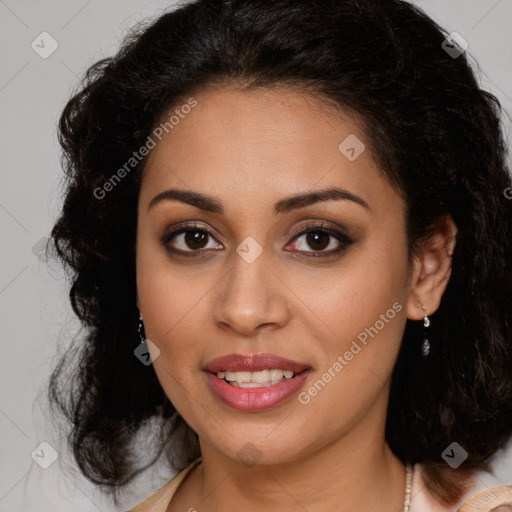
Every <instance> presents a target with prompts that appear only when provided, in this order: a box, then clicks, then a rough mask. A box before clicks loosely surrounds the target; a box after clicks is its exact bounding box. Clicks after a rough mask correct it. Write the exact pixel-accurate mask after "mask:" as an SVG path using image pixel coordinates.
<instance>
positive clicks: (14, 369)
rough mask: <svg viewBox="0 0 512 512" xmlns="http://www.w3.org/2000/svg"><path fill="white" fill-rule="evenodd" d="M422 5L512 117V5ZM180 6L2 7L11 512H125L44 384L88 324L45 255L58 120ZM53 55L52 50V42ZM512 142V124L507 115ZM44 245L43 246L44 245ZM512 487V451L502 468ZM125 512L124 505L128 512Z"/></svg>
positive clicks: (1, 461) (482, 1)
mask: <svg viewBox="0 0 512 512" xmlns="http://www.w3.org/2000/svg"><path fill="white" fill-rule="evenodd" d="M415 3H416V4H418V5H419V6H420V7H422V8H423V9H424V10H426V11H427V13H428V14H430V15H431V16H432V17H434V18H435V19H436V20H437V21H438V22H439V23H440V24H441V25H442V26H444V27H445V28H447V29H448V30H449V31H450V32H452V31H457V32H459V33H460V34H462V36H463V37H464V38H465V39H466V40H467V41H468V42H469V49H468V53H469V54H470V55H472V56H473V57H474V58H475V59H476V61H477V62H478V63H479V64H480V67H481V72H480V79H481V84H482V87H483V88H485V89H488V90H490V91H491V92H493V93H494V94H495V95H496V96H498V98H499V99H500V100H501V102H502V105H503V106H504V107H505V109H506V110H507V111H508V112H509V113H510V112H512V66H511V63H512V39H511V37H510V22H511V21H512V0H499V1H497V0H449V1H447V0H420V1H416V2H415ZM171 5H173V2H172V1H169V0H168V1H161V0H152V1H143V0H124V1H121V0H116V1H109V2H105V1H103V2H100V1H99V0H89V1H86V0H71V1H66V2H64V1H62V0H61V1H58V0H47V1H44V2H36V1H35V0H32V1H30V0H21V1H16V0H5V1H4V0H0V43H1V47H2V54H1V67H0V111H1V112H2V115H1V121H0V140H1V148H2V157H1V173H0V178H1V186H0V230H1V239H2V252H1V257H2V259H1V265H0V315H1V326H2V335H1V339H2V354H3V357H2V358H1V360H0V365H1V367H0V374H1V376H2V385H1V386H0V511H2V512H5V511H15V512H21V511H31V512H32V511H34V512H37V511H49V510H52V511H53V512H59V511H66V512H68V511H69V510H73V511H76V512H80V511H97V510H103V511H107V510H115V509H114V507H112V506H110V505H109V504H108V501H107V500H106V499H105V498H103V497H102V496H101V494H100V493H99V492H98V491H97V490H96V489H95V488H94V487H93V486H92V485H91V484H89V483H88V482H87V481H86V480H85V479H84V478H83V477H82V476H81V474H80V472H79V471H78V468H77V467H76V466H75V465H74V464H73V462H72V460H71V459H70V458H69V455H68V454H66V451H65V446H64V445H63V444H62V443H61V442H59V440H58V439H57V437H56V435H55V433H54V432H51V431H50V430H49V428H48V426H47V424H46V419H47V416H48V412H47V411H46V405H45V402H44V398H45V395H44V392H45V389H44V386H45V384H46V380H47V378H48V375H49V372H50V369H51V367H52V366H53V365H54V363H55V361H56V354H57V350H59V351H62V350H64V349H65V347H66V345H67V343H68V340H69V339H70V336H72V335H74V334H76V333H77V331H78V329H79V325H78V323H77V322H76V320H75V318H74V316H73V315H72V313H71V311H70V307H69V305H68V304H67V285H66V283H65V282H64V280H63V275H62V271H61V270H60V269H59V267H58V266H57V265H55V264H53V265H52V266H51V267H50V268H48V267H47V266H46V265H45V264H43V262H41V261H40V260H39V259H38V257H37V256H36V254H34V253H37V250H36V249H37V247H38V243H39V244H40V243H41V240H44V238H45V237H46V236H47V235H48V233H49V231H50V229H51V226H52V224H53V222H54V220H55V218H56V214H57V212H58V207H59V205H60V196H59V193H60V188H59V185H60V178H61V170H60V164H59V155H60V150H59V146H58V143H57V140H56V135H55V132H56V123H57V119H58V116H59V114H60V112H61V110H62V108H63V107H64V105H65V103H66V101H67V99H68V98H69V96H70V94H71V92H72V90H73V87H74V86H76V84H77V81H78V78H79V76H81V74H82V73H83V72H84V71H85V70H86V69H87V67H88V66H89V65H91V64H92V63H93V62H95V61H97V60H98V59H100V58H102V57H104V56H109V55H112V54H113V53H114V52H115V51H116V48H117V46H118V44H119V41H120V40H121V38H122V36H123V35H124V34H125V33H126V31H127V29H129V28H130V27H131V26H132V25H133V24H134V23H136V22H137V21H139V20H141V19H143V18H145V17H147V16H153V15H155V14H157V13H159V12H161V11H162V10H163V9H166V8H168V7H169V6H171ZM43 31H46V32H48V33H49V34H51V36H52V37H53V38H54V39H55V40H56V41H57V43H58V49H57V50H56V51H55V52H54V53H53V54H52V55H51V56H50V57H49V58H47V59H43V58H41V57H40V56H39V55H38V54H37V53H36V52H35V51H34V50H33V49H32V47H31V43H32V41H33V40H35V39H36V37H37V36H39V34H41V32H43ZM46 48H48V46H46ZM504 121H505V127H506V130H507V138H508V140H509V141H510V138H511V137H510V133H511V132H510V128H511V122H510V117H509V114H508V115H507V116H505V119H504ZM34 246H35V247H36V249H34ZM43 441H46V442H48V443H50V444H51V445H52V446H53V447H54V448H55V449H56V450H57V451H58V452H59V457H58V459H57V460H56V462H55V463H54V464H52V465H51V466H50V467H49V468H48V469H42V468H41V467H40V466H39V465H38V464H36V462H34V460H33V459H32V458H31V453H32V452H33V451H34V450H35V449H36V448H37V447H38V446H39V444H40V443H41V442H43ZM495 468H496V471H497V475H498V476H499V478H500V479H501V480H502V481H503V483H509V484H512V447H511V449H509V450H508V452H507V453H505V454H502V455H501V456H500V457H499V458H498V459H497V460H496V462H495ZM170 476H171V475H170V474H169V473H166V472H165V470H164V469H163V468H162V467H158V466H156V467H155V468H154V470H152V471H149V472H147V473H146V474H144V475H143V476H141V477H140V478H139V480H138V481H137V482H136V485H134V486H133V487H132V492H131V494H130V495H129V496H127V498H126V502H125V505H124V509H127V508H129V507H130V506H132V505H134V504H135V503H137V502H139V501H140V500H141V499H142V498H144V497H146V496H147V495H149V494H150V493H151V492H153V491H154V490H156V489H157V488H158V487H160V486H161V485H162V484H163V483H164V482H165V481H166V480H167V479H168V478H170ZM121 510H123V508H121Z"/></svg>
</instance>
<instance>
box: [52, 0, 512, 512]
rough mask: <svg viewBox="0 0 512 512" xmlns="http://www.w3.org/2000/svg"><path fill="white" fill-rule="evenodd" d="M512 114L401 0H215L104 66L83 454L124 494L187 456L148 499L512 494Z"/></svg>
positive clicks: (231, 501) (459, 504)
mask: <svg viewBox="0 0 512 512" xmlns="http://www.w3.org/2000/svg"><path fill="white" fill-rule="evenodd" d="M499 116H500V105H499V102H498V100H497V99H496V98H495V97H494V96H492V95H491V94H489V93H487V92H485V91H483V90H481V89H480V88H479V87H478V84H477V82H476V79H475V76H474V74H473V72H472V71H471V68H470V67H469V65H468V62H467V59H466V55H465V53H464V48H463V46H462V44H461V43H460V40H459V39H457V38H456V37H448V36H447V34H446V33H445V32H444V31H443V30H442V29H441V28H440V27H439V26H437V25H436V24H435V23H434V22H433V21H432V20H431V19H429V18H428V17H427V16H426V15H425V14H424V13H422V12H421V11H420V10H418V9H417V8H415V7H413V6H411V5H410V4H408V3H406V2H404V1H402V0H390V1H388V2H379V1H378V0H366V1H362V0H346V1H344V0H328V1H325V2H322V3H319V2H313V1H307V2H300V3H297V2H294V1H292V0H278V1H276V2H273V3H271V4H270V3H267V2H264V1H263V0H249V1H248V0H244V1H241V0H233V1H230V0H222V1H219V0H197V1H194V2H192V3H190V4H189V5H186V6H183V7H181V8H180V9H178V10H176V11H174V12H171V13H167V14H164V15H162V16H161V17H160V18H159V19H157V20H156V21H154V22H152V23H151V24H150V25H147V26H141V27H139V29H138V30H137V31H133V32H132V34H131V35H130V36H129V37H128V38H127V39H126V40H125V42H124V44H123V46H122V48H121V50H120V51H119V53H118V54H117V55H116V56H115V57H113V58H109V59H104V60H102V61H100V62H98V63H97V64H95V65H94V66H92V67H91V68H90V70H89V72H88V73H87V76H86V78H85V80H84V84H83V86H82V88H81V89H80V90H79V91H78V92H77V93H76V94H75V95H74V96H73V97H72V98H71V100H70V101H69V103H68V104H67V106H66V108H65V110H64V112H63V114H62V117H61V120H60V126H59V128H60V141H61V144H62V147H63V149H64V163H65V166H66V170H67V178H68V182H67V189H66V197H65V202H64V206H63V211H62V215H61V217H60V218H59V220H58V222H57V223H56V225H55V227H54V229H53V232H52V239H53V242H54V246H55V249H56V250H57V254H58V256H59V257H60V258H61V259H62V260H63V262H64V263H65V264H66V265H67V266H68V268H69V269H70V271H71V272H72V274H71V280H72V287H71V290H70V299H71V303H72V305H73V308H74V310H75V312H76V313H77V315H78V316H79V318H80V319H81V321H82V322H83V323H84V325H86V326H87V327H88V331H87V336H86V338H85V340H82V341H81V342H82V343H84V345H83V349H82V352H81V359H80V363H79V365H78V366H77V368H76V370H75V373H74V380H73V382H72V386H71V393H69V384H68V380H67V379H66V378H65V377H64V376H63V368H64V367H65V364H64V363H65V360H63V361H62V364H61V365H59V367H58V368H57V369H56V370H55V372H54V375H53V376H52V377H53V378H52V382H51V386H50V395H51V398H52V400H53V402H54V404H55V405H56V406H58V408H59V410H62V411H64V412H65V413H66V414H67V415H68V417H69V418H70V420H71V422H72V432H71V438H70V444H71V446H72V448H73V450H74V454H75V458H76V460H77V463H78V464H79V466H80V468H81V470H82V471H83V473H84V474H85V475H86V476H87V477H88V478H89V479H91V480H92V481H93V482H95V483H97V484H100V485H103V486H107V487H108V488H109V489H110V490H111V492H112V495H113V497H114V500H115V502H116V503H117V496H116V495H117V493H118V492H119V490H120V489H121V488H122V487H123V486H125V485H126V484H127V483H128V482H130V481H131V480H132V479H133V478H134V477H135V476H136V475H137V474H138V473H140V472H141V471H143V470H144V469H146V468H148V467H149V466H151V465H152V464H153V463H154V462H155V461H156V460H157V459H158V457H159V456H160V455H162V454H164V455H165V458H166V460H167V462H168V464H169V466H170V467H171V468H172V469H173V470H175V471H178V472H179V473H178V474H177V475H176V476H175V477H174V478H172V479H171V480H170V481H169V482H168V483H167V484H166V485H164V486H163V487H162V488H160V489H158V490H157V492H156V493H154V494H152V495H151V496H149V498H147V499H146V500H144V501H143V502H142V503H139V504H138V505H137V506H135V508H133V512H142V511H146V510H148V511H149V510H151V511H162V512H163V511H167V512H174V511H178V510H189V511H193V510H199V511H201V510H221V509H225V508H226V507H227V506H228V505H229V506H230V507H234V508H237V509H240V510H246V511H251V510H261V509H264V510H280V511H281V510H286V511H288V510H289V511H291V510H308V511H310V512H312V511H325V510H351V511H352V510H365V511H367V510H379V511H384V512H386V511H398V510H405V511H407V510H411V511H414V512H421V511H426V510H428V511H455V510H460V511H463V512H466V511H467V510H487V511H488V510H510V507H512V488H511V487H509V486H501V485H496V486H493V488H492V489H489V488H488V486H487V485H484V486H483V487H482V482H483V481H485V482H489V481H491V480H489V478H491V475H490V474H489V473H488V471H489V470H490V465H489V463H490V460H491V458H492V456H493V455H494V454H495V453H496V452H497V451H498V450H500V449H501V448H502V447H504V446H505V444H506V442H507V441H508V439H509V438H510V435H511V425H512V413H511V407H510V403H512V377H511V371H510V370H511V363H512V345H511V344H510V336H511V326H512V316H511V311H512V275H511V261H512V244H511V241H512V207H511V201H510V199H508V197H509V194H507V191H511V190H512V188H511V180H510V176H509V174H508V169H507V167H506V159H505V156H506V145H505V141H504V140H503V137H502V134H501V131H500V130H501V126H500V117H499ZM151 363H152V364H151ZM64 383H65V384H64ZM64 385H65V386H66V387H65V388H64V387H63V386H64ZM148 420H157V422H156V425H154V424H152V425H147V421H148ZM143 427H147V428H148V429H149V431H151V432H156V434H157V446H156V450H155V454H154V457H153V458H152V459H151V460H150V461H149V462H148V463H147V464H145V465H144V464H143V463H142V458H143V456H146V455H147V451H148V450H149V451H150V449H149V448H147V447H146V448H145V449H144V450H143V453H141V454H136V453H134V452H133V450H134V449H136V448H137V444H136V443H135V436H136V434H137V433H138V432H139V431H143V430H142V429H143ZM146 432H147V431H146ZM150 453H151V451H150ZM511 483H512V482H511ZM148 494H151V493H150V492H149V491H148Z"/></svg>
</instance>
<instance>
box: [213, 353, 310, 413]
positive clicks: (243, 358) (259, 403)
mask: <svg viewBox="0 0 512 512" xmlns="http://www.w3.org/2000/svg"><path fill="white" fill-rule="evenodd" d="M269 369H281V370H284V371H291V372H294V374H295V375H294V376H293V377H292V378H288V379H284V380H283V381H281V382H278V383H276V384H273V385H269V386H262V387H251V388H244V387H235V386H233V385H232V384H229V383H228V382H226V381H225V380H224V379H222V378H219V377H218V375H217V374H218V373H219V372H257V371H261V370H269ZM203 370H204V371H205V372H206V377H207V381H208V384H209V387H210V389H211V391H212V392H213V395H214V396H216V397H217V398H218V399H219V400H220V401H221V402H222V403H224V404H225V405H228V406H230V407H231V408H233V409H237V410H239V411H245V412H249V411H253V412H255V411H262V410H266V409H270V408H272V407H277V406H278V405H280V404H282V403H283V402H285V401H287V400H289V399H290V398H291V397H292V396H293V395H294V394H295V393H296V392H298V391H299V389H300V388H301V387H302V386H304V383H305V382H306V380H307V378H308V376H309V375H310V373H311V367H310V366H308V365H307V364H303V363H299V362H297V361H292V360H290V359H285V358H283V357H279V356H276V355H274V354H248V355H243V354H229V355H226V356H222V357H218V358H216V359H214V360H213V361H210V362H209V363H208V364H207V365H206V366H205V367H204V368H203Z"/></svg>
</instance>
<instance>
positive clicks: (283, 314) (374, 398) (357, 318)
mask: <svg viewBox="0 0 512 512" xmlns="http://www.w3.org/2000/svg"><path fill="white" fill-rule="evenodd" d="M195 98H196V99H197V101H198V105H197V106H196V107H195V108H194V109H193V110H192V111H191V112H190V113H189V114H188V115H187V116H185V117H184V119H181V120H180V122H179V124H178V125H176V126H175V127H174V129H173V130H172V131H170V132H169V133H168V134H166V135H165V136H164V137H163V138H162V140H161V141H160V142H159V143H158V144H157V146H156V147H155V148H154V149H153V150H152V152H151V153H150V155H149V157H148V160H147V164H146V167H145V170H144V174H143V179H142V184H141V191H140V197H139V210H138V215H139V216H138V225H137V297H138V305H139V308H140V310H141V313H142V315H143V318H144V324H145V329H146V334H147V337H148V338H149V339H150V340H151V341H152V342H153V343H155V345H157V346H158V348H159V350H160V355H159V356H158V357H157V358H156V359H155V360H154V363H153V366H154V370H155V372H156V375H157V377H158V379H159V381H160V383H161V385H162V387H163V389H164V391H165V393H166V394H167V396H168V397H169V399H170V400H171V401H172V402H173V404H174V405H175V407H176V408H177V410H178V411H179V413H180V414H181V415H182V416H183V418H184V419H185V420H186V421H187V423H188V424H189V425H190V426H191V427H192V428H193V429H194V431H195V432H197V434H198V436H199V439H200V445H201V452H202V458H203V459H202V463H201V464H200V465H199V466H197V467H196V468H195V469H194V470H193V471H192V472H191V473H189V475H188V477H187V478H186V479H185V481H184V483H183V484H182V485H181V486H180V487H179V488H178V491H177V492H176V494H175V496H174V498H173V499H172V500H171V502H170V504H169V507H168V509H167V510H168V511H169V512H174V511H178V510H181V511H186V510H189V509H195V510H199V511H221V510H222V511H224V510H226V507H228V506H229V507H230V508H233V509H235V510H245V511H256V510H258V511H260V510H282V511H303V510H304V509H306V510H308V512H321V511H322V512H326V511H333V510H337V511H338V510H339V511H353V510H365V511H373V510H375V511H377V510H378V511H380V512H386V511H390V512H391V511H393V512H396V511H398V510H401V508H402V507H403V500H404V487H405V468H404V466H403V464H402V463H401V462H400V461H399V460H398V459H397V458H396V457H395V456H394V455H393V453H392V452H391V450H390V449H389V447H388V445H387V444H386V442H385V439H384V427H385V419H386V407H387V402H388V397H389V384H390V378H391V374H392V370H393V366H394V363H395V360H396V356H397V354H398V350H399V347H400V343H401V339H402V335H403V331H404V328H405V323H406V319H407V318H409V319H412V320H422V319H423V316H424V311H423V309H422V307H421V306H422V305H423V306H424V307H425V309H426V311H427V312H428V314H431V313H433V312H434V311H435V310H436V309H437V308H438V306H439V303H440V300H441V297H442V294H443V292H444V290H445V287H446V284H447V281H448V278H449V275H450V271H451V255H452V254H453V249H454V245H455V235H456V228H455V225H454V224H453V222H452V221H451V219H450V218H448V219H447V221H446V223H445V224H444V225H443V226H442V227H440V228H439V231H438V232H437V233H436V235H435V236H433V237H432V239H431V240H429V241H428V243H426V244H425V245H424V247H423V249H422V251H421V253H418V254H416V255H415V256H414V258H413V262H412V265H410V266H409V265H408V261H407V246H406V236H405V207H404V203H403V201H402V199H401V197H400V195H399V194H398V192H397V191H396V190H395V189H394V188H393V187H392V186H391V185H390V184H389V183H388V181H386V179H385V177H384V175H383V174H382V172H381V171H380V169H379V167H378V166H377V164H376V162H375V159H374V158H373V156H372V154H371V151H370V150H369V149H368V148H369V144H366V148H367V149H366V151H364V152H363V153H362V154H361V155H360V156H359V157H358V158H357V159H356V160H355V161H349V160H348V159H347V158H346V157H345V156H344V155H343V154H342V153H341V152H340V150H339V149H338V146H339V145H340V143H341V142H342V141H343V140H344V139H345V138H346V137H347V136H348V135H350V134H355V135H356V136H357V137H358V138H359V139H360V140H362V141H364V140H365V134H364V132H363V130H362V128H361V126H360V125H359V123H358V122H357V120H356V119H355V118H354V117H351V116H350V115H348V114H345V113H343V112H340V111H334V110H333V108H329V107H328V106H327V104H326V103H325V102H322V101H321V100H320V99H319V98H314V97H312V96H308V95H307V94H305V93H299V92H298V91H297V90H293V89H289V88H285V87H274V88H272V89H258V90H253V91H250V92H247V91H245V92H241V91H237V90H235V89H233V88H229V87H224V88H217V89H210V90H207V91H206V92H202V93H201V94H199V95H197V96H195ZM332 186H336V187H339V188H343V189H346V190H348V191H350V192H351V193H353V194H355V195H357V196H359V197H361V198H362V199H364V201H366V202H367V203H368V205H369V209H366V208H364V207H362V206H361V205H359V204H356V203H355V202H352V201H349V200H327V201H322V202H319V203H315V204H312V205H309V206H306V207H303V208H300V209H296V210H292V211H290V212H288V213H284V214H278V215H275V214H274V212H273V206H274V203H275V202H277V201H279V200H281V199H283V198H285V197H287V196H290V195H294V194H297V193H299V192H310V191H312V190H315V191H316V190H321V189H324V188H329V187H332ZM169 188H178V189H181V190H193V191H196V192H201V193H204V194H209V195H213V196H215V197H216V198H217V199H218V200H219V201H220V202H221V203H222V205H223V207H224V210H225V212H224V215H220V214H217V213H207V212H203V211H202V210H200V209H198V208H196V207H194V206H191V205H188V204H184V203H181V202H178V201H175V200H173V201H170V200H169V201H162V202H159V203H158V204H155V205H154V206H153V207H152V208H151V209H149V210H148V205H149V203H150V201H151V200H152V199H153V198H154V197H155V196H156V195H158V194H159V193H161V192H162V191H164V190H166V189H169ZM185 221H187V222H191V221H195V222H196V224H198V225H199V227H200V228H201V229H205V230H208V231H210V233H211V237H207V238H206V240H205V242H204V245H203V246H202V247H204V248H203V249H200V250H202V251H204V252H203V254H206V252H207V251H208V252H209V254H210V257H209V258H208V257H203V258H202V257H200V256H199V255H197V253H194V254H196V255H195V256H193V257H189V258H187V257H183V256H182V257H180V256H177V255H175V254H173V253H171V252H168V250H167V249H166V247H165V246H164V244H163V243H162V242H161V240H160V238H161V237H162V236H163V235H164V233H166V232H170V231H172V229H171V228H173V226H176V225H177V224H178V223H181V222H185ZM320 221H324V222H325V223H327V224H328V225H329V227H332V228H334V229H336V228H337V226H336V224H338V225H341V226H344V227H345V228H346V229H347V230H348V231H349V233H351V235H352V237H353V240H354V242H353V243H352V244H351V245H349V246H347V247H346V249H345V250H344V251H342V252H340V253H338V254H335V255H332V256H327V257H324V258H320V257H318V258H315V257H313V256H311V254H312V253H314V252H315V251H317V252H324V253H325V252H329V251H330V250H331V249H336V248H338V247H340V245H341V244H340V243H339V242H338V241H337V240H336V239H335V238H333V237H328V238H327V242H326V243H325V244H324V246H322V247H321V248H320V249H319V247H320V245H319V244H318V243H317V245H315V241H314V240H309V242H308V237H307V235H299V237H295V238H294V237H293V235H294V234H295V233H298V232H299V231H301V230H302V228H304V227H305V226H306V225H307V224H308V223H314V224H317V223H318V222H320ZM290 233H292V234H291V235H290ZM190 234H193V233H190ZM324 236H326V235H324ZM247 237H253V238H254V239H255V240H256V241H257V242H258V244H260V246H261V247H262V249H263V252H262V254H261V255H260V256H259V257H258V258H257V259H256V260H255V261H253V262H252V263H247V262H246V261H245V260H244V259H242V258H241V257H240V256H239V255H238V253H237V252H236V248H237V247H238V246H239V245H240V244H241V243H242V241H244V240H245V239H246V238H247ZM324 240H325V239H324ZM168 246H171V247H174V248H177V249H181V250H183V251H189V253H190V252H193V251H194V250H195V251H197V250H198V249H197V248H195V247H197V245H196V246H194V245H193V244H192V245H190V243H189V244H188V245H187V244H186V243H185V236H184V235H183V234H181V235H179V234H178V235H177V236H176V237H175V238H174V239H173V240H171V241H170V242H169V243H168ZM396 302H398V303H399V304H400V305H401V306H402V308H401V311H400V312H398V313H396V316H395V317H394V318H393V319H392V320H389V321H388V322H386V323H385V326H384V328H382V329H380V330H379V332H378V334H377V335H375V336H374V337H373V338H369V342H368V344H367V345H366V346H364V348H363V349H362V350H361V351H360V352H359V353H358V354H357V355H356V356H354V358H353V359H352V360H351V361H350V362H348V364H347V365H346V366H345V367H344V368H343V370H342V371H340V372H339V373H337V374H336V377H334V378H332V379H331V381H330V382H329V383H328V384H327V385H326V386H325V387H324V388H323V389H322V390H321V392H319V393H318V394H317V395H316V396H315V397H313V398H312V399H311V401H310V402H309V403H308V404H306V405H304V404H302V403H300V402H299V401H298V399H297V395H295V396H293V397H292V398H291V399H289V400H287V401H286V402H285V403H283V404H281V405H279V406H276V407H274V408H272V409H269V410H266V411H258V412H242V411H238V410H235V409H232V408H230V407H228V406H227V405H224V404H223V403H222V402H220V401H219V400H218V399H217V398H216V396H215V395H214V394H213V393H212V391H211V390H210V387H209V384H208V381H207V379H206V378H205V375H204V373H203V372H202V370H201V369H202V368H203V366H204V365H205V364H206V363H207V362H208V361H210V360H212V359H214V358H216V357H218V356H221V355H224V354H229V353H240V354H250V353H260V352H271V353H274V354H277V355H280V356H282V357H286V358H289V359H292V360H295V361H299V362H304V363H307V364H309V365H310V366H311V367H312V372H311V375H310V376H309V378H308V380H307V381H306V383H305V385H304V387H303V388H301V391H303V390H307V389H308V388H309V387H310V386H311V385H312V383H314V382H316V381H317V380H318V379H319V378H321V376H322V374H324V373H325V372H326V371H327V370H328V368H330V367H332V366H333V363H334V362H335V361H336V360H337V357H338V355H343V354H344V353H345V352H346V351H347V350H348V349H349V348H350V345H351V343H352V341H353V340H355V339H356V338H357V335H358V334H359V333H361V332H362V331H364V330H365V328H368V327H370V326H374V325H375V323H376V321H377V320H379V319H380V318H381V315H382V314H385V313H386V311H387V310H389V309H390V308H392V305H393V304H394V303H396ZM418 350H420V348H419V347H418ZM249 441H250V442H251V443H253V444H254V445H255V446H256V448H257V454H258V455H257V461H256V463H255V464H254V465H251V466H249V465H247V464H245V463H244V462H243V461H242V460H241V459H240V456H239V455H238V452H239V451H240V450H241V449H242V448H243V447H244V446H245V445H246V443H247V442H249ZM312 489H314V490H315V492H312Z"/></svg>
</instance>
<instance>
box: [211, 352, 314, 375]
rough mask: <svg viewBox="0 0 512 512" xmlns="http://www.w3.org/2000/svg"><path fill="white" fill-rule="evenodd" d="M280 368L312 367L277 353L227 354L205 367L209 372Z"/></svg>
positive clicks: (297, 369) (300, 370) (290, 369)
mask: <svg viewBox="0 0 512 512" xmlns="http://www.w3.org/2000/svg"><path fill="white" fill-rule="evenodd" d="M273 368H278V369H281V370H288V371H292V372H294V373H299V372H302V371H304V370H307V369H309V368H310V366H309V365H307V364H303V363H298V362H297V361H292V360H291V359H285V358H284V357H279V356H277V355H275V354H227V355H225V356H220V357H217V358H215V359H213V360H212V361H210V362H208V363H207V364H206V366H205V367H204V368H203V369H204V370H205V371H207V372H211V373H217V372H221V371H228V372H243V371H246V372H255V371H258V370H268V369H273Z"/></svg>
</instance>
